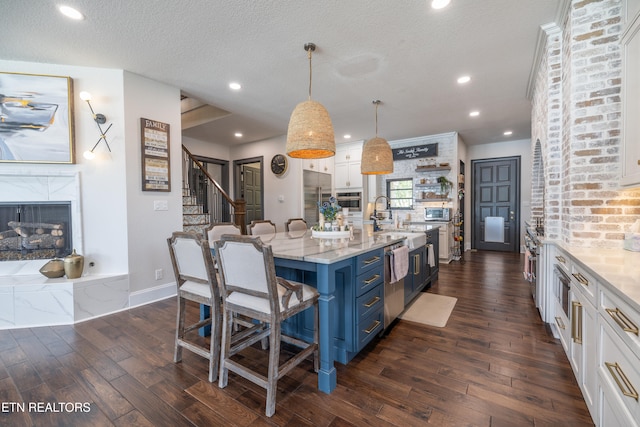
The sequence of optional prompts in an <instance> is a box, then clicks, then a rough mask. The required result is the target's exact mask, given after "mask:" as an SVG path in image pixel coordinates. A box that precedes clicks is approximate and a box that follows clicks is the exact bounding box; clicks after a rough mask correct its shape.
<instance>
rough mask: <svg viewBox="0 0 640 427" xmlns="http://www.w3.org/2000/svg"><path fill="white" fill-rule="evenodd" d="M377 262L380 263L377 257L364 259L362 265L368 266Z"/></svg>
mask: <svg viewBox="0 0 640 427" xmlns="http://www.w3.org/2000/svg"><path fill="white" fill-rule="evenodd" d="M378 261H380V257H379V256H374V257H372V258H369V259H365V260H364V261H362V263H363V264H364V265H369V264H373V263H374V262H378Z"/></svg>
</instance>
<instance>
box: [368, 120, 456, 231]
mask: <svg viewBox="0 0 640 427" xmlns="http://www.w3.org/2000/svg"><path fill="white" fill-rule="evenodd" d="M435 143H437V144H438V156H437V157H431V158H429V159H433V160H435V161H436V163H437V164H440V163H443V162H446V163H449V165H450V166H451V170H450V171H438V172H416V168H417V167H418V166H419V165H420V161H421V160H425V159H412V160H399V161H395V162H393V173H390V174H388V175H384V176H383V177H382V179H380V180H378V187H377V189H376V191H375V194H377V195H386V194H387V180H390V179H400V178H404V179H406V178H412V179H413V197H414V203H413V209H411V210H398V211H394V213H393V214H394V215H397V216H398V218H402V219H403V221H407V220H411V221H423V220H424V208H425V207H446V208H451V209H452V213H455V212H456V209H458V199H457V188H458V169H459V166H458V160H457V159H458V152H457V145H458V134H457V133H455V132H452V133H444V134H439V135H430V136H425V137H418V138H411V139H403V140H396V141H389V144H390V145H391V147H392V148H393V149H395V148H402V147H413V146H419V145H426V144H435ZM441 175H443V176H446V177H447V179H449V180H450V181H452V182H453V183H454V185H453V188H452V189H451V191H450V193H449V197H450V199H451V201H447V202H443V201H437V202H431V201H429V202H422V201H417V200H416V199H420V198H421V196H420V193H422V192H423V191H425V190H429V189H428V188H424V187H416V184H419V183H420V179H421V178H425V179H428V178H431V179H436V178H437V177H439V176H441ZM436 188H437V186H436ZM431 190H433V188H432V189H431ZM365 219H367V218H365Z"/></svg>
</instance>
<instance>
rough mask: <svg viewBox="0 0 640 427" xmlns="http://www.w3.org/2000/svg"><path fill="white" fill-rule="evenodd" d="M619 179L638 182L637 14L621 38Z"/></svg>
mask: <svg viewBox="0 0 640 427" xmlns="http://www.w3.org/2000/svg"><path fill="white" fill-rule="evenodd" d="M622 54H623V64H624V68H623V74H622V99H623V105H622V118H623V119H622V123H623V130H622V138H623V156H622V159H623V160H622V178H621V181H620V183H621V184H622V185H623V186H636V185H640V120H638V117H640V14H636V15H635V18H634V19H633V21H632V22H631V23H630V25H629V27H628V28H627V30H626V31H625V33H624V36H623V38H622Z"/></svg>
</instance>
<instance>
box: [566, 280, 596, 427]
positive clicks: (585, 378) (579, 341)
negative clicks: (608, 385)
mask: <svg viewBox="0 0 640 427" xmlns="http://www.w3.org/2000/svg"><path fill="white" fill-rule="evenodd" d="M594 285H595V284H594ZM570 301H571V304H570V312H569V315H570V317H571V319H570V322H571V340H570V341H569V352H568V357H569V361H570V362H571V367H572V368H573V371H574V374H575V376H576V380H577V381H578V385H579V386H580V389H581V390H582V396H583V397H584V400H585V403H586V404H587V407H588V408H589V412H590V413H591V416H592V418H594V419H596V418H597V409H598V407H597V405H596V401H597V400H596V399H597V393H598V384H597V380H598V374H597V370H596V369H595V367H596V366H597V365H598V360H597V355H598V353H597V348H596V342H597V340H596V338H597V337H596V332H597V320H598V312H597V310H596V308H595V306H594V305H593V304H592V303H591V301H589V299H588V298H586V297H585V295H584V294H583V293H582V292H581V289H580V288H578V287H576V286H575V284H574V283H573V281H572V284H571V292H570Z"/></svg>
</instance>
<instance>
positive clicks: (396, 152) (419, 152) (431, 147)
mask: <svg viewBox="0 0 640 427" xmlns="http://www.w3.org/2000/svg"><path fill="white" fill-rule="evenodd" d="M392 151H393V160H411V159H419V158H421V157H436V156H437V155H438V143H437V142H436V143H433V144H426V145H416V146H413V147H402V148H394V149H393V150H392Z"/></svg>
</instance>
